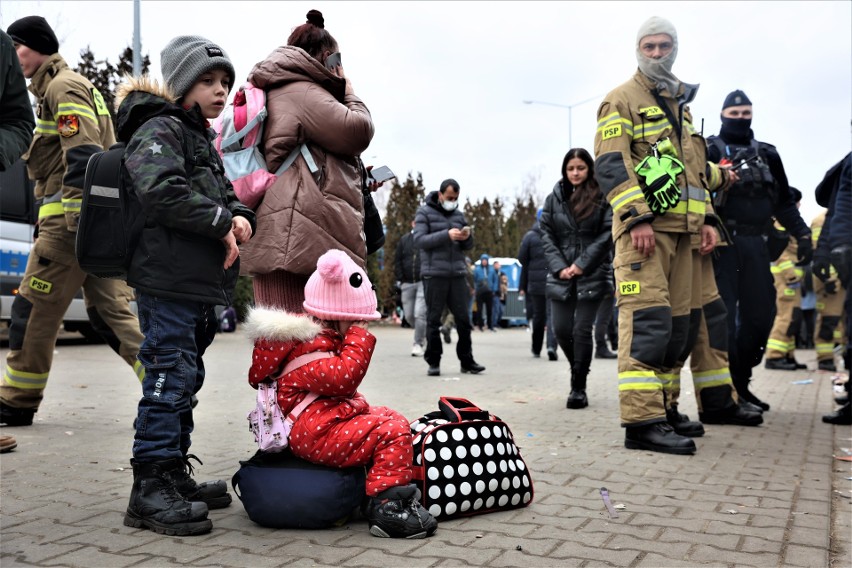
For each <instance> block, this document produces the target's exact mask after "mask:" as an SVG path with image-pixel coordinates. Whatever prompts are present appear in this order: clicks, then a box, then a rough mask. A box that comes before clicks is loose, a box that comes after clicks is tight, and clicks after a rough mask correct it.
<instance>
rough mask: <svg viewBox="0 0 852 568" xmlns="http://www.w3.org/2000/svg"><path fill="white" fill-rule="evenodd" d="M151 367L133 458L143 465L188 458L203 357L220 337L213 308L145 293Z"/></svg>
mask: <svg viewBox="0 0 852 568" xmlns="http://www.w3.org/2000/svg"><path fill="white" fill-rule="evenodd" d="M137 306H138V307H139V324H140V326H141V328H142V333H143V334H144V335H145V340H144V341H143V342H142V345H141V347H140V349H139V361H140V362H141V363H142V365H143V366H144V367H145V378H144V379H143V380H142V399H141V400H140V401H139V413H138V416H137V419H136V438H135V440H134V441H133V457H134V458H136V459H137V460H139V461H142V462H151V461H160V460H166V459H171V458H182V457H183V456H184V455H185V454H186V453H187V451H189V446H190V434H192V429H193V421H192V406H191V405H190V397H191V396H192V395H193V394H195V393H197V392H198V391H199V390H201V386H202V385H203V384H204V362H203V361H202V359H201V357H202V356H203V355H204V352H205V351H206V349H207V347H208V346H209V345H210V343H211V342H212V341H213V337H214V336H215V335H216V329H217V326H218V322H217V320H216V313H215V312H214V310H213V306H212V305H210V304H205V303H202V302H192V301H187V300H170V299H167V298H160V297H157V296H152V295H150V294H145V293H143V292H140V293H139V296H138V299H137Z"/></svg>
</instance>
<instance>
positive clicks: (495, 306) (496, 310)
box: [490, 294, 503, 329]
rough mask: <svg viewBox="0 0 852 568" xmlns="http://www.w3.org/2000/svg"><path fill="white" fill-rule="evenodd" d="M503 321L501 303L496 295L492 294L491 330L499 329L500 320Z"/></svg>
mask: <svg viewBox="0 0 852 568" xmlns="http://www.w3.org/2000/svg"><path fill="white" fill-rule="evenodd" d="M502 319H503V302H501V301H500V298H499V297H498V296H497V294H494V298H493V299H492V300H491V325H490V327H491V329H496V328H498V327H500V320H502Z"/></svg>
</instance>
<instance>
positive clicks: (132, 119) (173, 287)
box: [116, 78, 255, 305]
mask: <svg viewBox="0 0 852 568" xmlns="http://www.w3.org/2000/svg"><path fill="white" fill-rule="evenodd" d="M116 104H117V105H118V113H117V118H118V139H119V141H121V142H124V143H125V144H127V149H126V150H125V153H124V166H123V168H122V176H124V177H123V180H124V183H125V184H126V185H125V187H127V188H128V190H129V192H130V193H131V194H132V195H133V196H135V197H136V198H138V199H139V201H140V202H141V203H142V210H143V211H144V213H145V214H146V215H147V220H146V222H145V228H144V229H143V230H142V236H141V237H140V239H139V244H138V245H137V247H136V250H135V252H134V254H133V259H132V261H131V264H130V269H129V270H128V275H127V282H128V284H130V285H131V286H133V287H135V288H137V289H139V290H141V291H143V292H146V293H149V294H152V295H155V296H161V297H164V298H173V299H183V300H194V301H202V302H206V303H210V304H225V305H227V304H230V303H231V295H232V293H233V290H234V286H235V284H236V280H237V275H238V274H239V259H237V262H235V263H234V264H233V265H232V266H231V267H230V268H229V269H228V270H225V269H224V263H225V245H224V244H223V243H222V242H221V239H222V237H224V236H225V235H226V234H227V233H228V231H229V230H230V229H231V221H232V219H233V216H234V215H241V216H243V217H245V218H246V219H247V220H248V221H249V223H251V227H252V232H254V229H255V216H254V213H253V212H252V211H251V210H250V209H249V208H248V207H246V206H244V205H243V204H242V203H240V202H239V200H238V199H237V196H236V195H235V194H234V189H233V187H232V186H231V182H229V181H228V180H227V179H226V178H225V176H224V169H223V167H222V162H221V159H220V158H219V155H218V154H217V153H216V151H215V149H214V148H213V146H212V144H211V142H212V140H213V137H214V135H213V132H212V130H210V129H208V125H207V121H206V120H205V119H204V117H203V116H202V115H201V112H200V109H199V108H198V107H197V106H196V107H195V108H192V109H189V110H185V109H183V108H182V107H181V106H179V105H177V104H176V103H175V102H174V99H173V98H172V97H170V96H169V94H168V93H167V92H166V91H165V90H164V89H162V88H160V87H159V85H157V84H156V83H154V82H151V81H149V80H148V79H147V78H142V79H136V80H131V81H130V82H129V83H126V84H124V85H121V86H120V87H119V91H118V97H117V100H116ZM185 149H186V150H185ZM187 152H188V155H187Z"/></svg>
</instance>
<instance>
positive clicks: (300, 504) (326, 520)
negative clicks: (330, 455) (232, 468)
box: [231, 450, 367, 529]
mask: <svg viewBox="0 0 852 568" xmlns="http://www.w3.org/2000/svg"><path fill="white" fill-rule="evenodd" d="M366 479H367V473H366V470H365V469H364V468H363V467H353V468H347V469H340V468H333V467H327V466H323V465H317V464H313V463H311V462H308V461H305V460H303V459H300V458H297V457H296V456H294V455H293V454H292V453H291V452H290V451H289V450H284V451H283V452H276V453H269V452H261V451H258V452H257V453H256V454H255V455H254V456H252V458H251V459H250V460H248V461H241V462H240V469H239V470H238V471H237V473H235V474H234V477H233V478H232V479H231V486H232V487H233V488H234V493H236V494H237V497H239V498H240V501H242V503H243V507H245V510H246V513H248V516H249V519H251V520H252V521H254V522H255V523H257V524H259V525H261V526H264V527H270V528H275V529H287V528H290V529H326V528H330V527H336V526H341V525H343V524H344V523H346V522H347V521H348V520H349V519H350V517H352V515H353V514H355V513H357V510H358V508H359V507H360V505H361V502H362V501H363V500H364V498H365V491H366V489H365V486H366Z"/></svg>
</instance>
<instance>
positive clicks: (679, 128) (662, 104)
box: [651, 89, 683, 141]
mask: <svg viewBox="0 0 852 568" xmlns="http://www.w3.org/2000/svg"><path fill="white" fill-rule="evenodd" d="M651 94H652V95H654V100H656V101H657V104H658V105H660V108H661V109H662V110H663V112H664V113H666V118H668V119H669V122H671V123H672V128H674V131H675V134H677V139H678V141H680V137H681V136H682V135H683V124H681V122H680V121H679V120H678V119H676V118H675V115H674V113H673V112H672V109H670V108H669V105H667V104H666V101H665V100H663V97H662V95H660V92H659V91H658V90H657V89H654V90H653V91H651ZM681 116H683V115H682V114H681Z"/></svg>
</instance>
